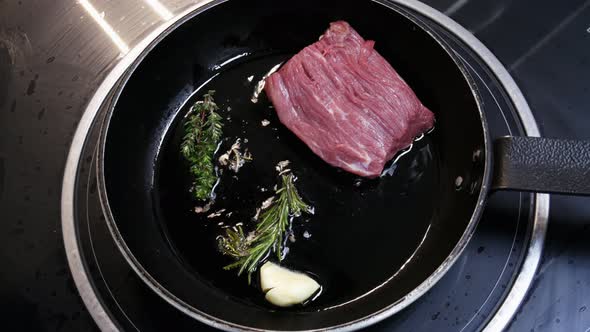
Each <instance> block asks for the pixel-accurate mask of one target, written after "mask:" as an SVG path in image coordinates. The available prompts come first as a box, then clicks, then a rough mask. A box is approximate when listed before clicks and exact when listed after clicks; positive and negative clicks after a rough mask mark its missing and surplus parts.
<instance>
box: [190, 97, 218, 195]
mask: <svg viewBox="0 0 590 332" xmlns="http://www.w3.org/2000/svg"><path fill="white" fill-rule="evenodd" d="M214 93H215V91H213V90H210V91H209V92H208V93H206V94H205V95H203V100H201V101H197V102H196V103H195V104H194V105H193V106H192V107H191V109H190V111H189V113H188V115H187V120H186V122H185V124H184V137H183V140H182V144H181V146H180V150H181V153H182V155H183V156H184V158H185V159H186V160H187V161H188V162H189V164H190V172H191V174H192V175H193V181H194V182H193V185H192V187H191V192H192V193H193V194H194V196H195V198H197V199H199V200H207V199H208V198H209V197H210V195H211V190H212V189H213V185H214V184H215V181H217V176H216V174H215V169H214V163H213V154H214V153H215V150H216V149H217V145H218V144H219V141H220V140H221V134H222V127H223V124H222V121H221V116H220V115H219V114H218V113H217V112H216V111H217V110H218V109H219V107H217V104H215V101H213V94H214Z"/></svg>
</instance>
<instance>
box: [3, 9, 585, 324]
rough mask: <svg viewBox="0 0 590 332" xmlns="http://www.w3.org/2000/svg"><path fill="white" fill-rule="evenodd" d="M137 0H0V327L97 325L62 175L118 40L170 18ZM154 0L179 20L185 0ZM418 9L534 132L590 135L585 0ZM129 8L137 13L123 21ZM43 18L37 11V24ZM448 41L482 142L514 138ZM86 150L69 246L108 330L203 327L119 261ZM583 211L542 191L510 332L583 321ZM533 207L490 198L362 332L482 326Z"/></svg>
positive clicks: (580, 204) (515, 128)
mask: <svg viewBox="0 0 590 332" xmlns="http://www.w3.org/2000/svg"><path fill="white" fill-rule="evenodd" d="M149 3H153V1H145V3H143V2H141V1H137V3H135V4H131V3H129V4H128V5H127V6H126V5H125V4H124V3H119V4H112V3H110V2H108V1H80V2H79V4H76V3H69V2H66V1H61V2H60V1H58V2H56V3H48V2H47V3H45V2H44V3H28V2H24V3H23V2H12V3H10V4H9V3H7V2H2V1H0V86H1V87H3V88H2V89H1V90H0V110H1V111H0V215H1V216H2V217H1V220H2V223H1V225H2V227H3V228H2V229H1V231H0V234H1V235H0V236H1V237H0V239H1V240H2V245H1V246H0V247H1V248H2V250H1V251H0V258H1V259H2V261H1V263H2V264H3V266H4V269H3V272H2V273H0V278H1V279H0V280H1V281H2V283H0V298H2V299H3V301H1V305H2V309H3V312H4V315H2V317H3V318H2V323H4V325H5V326H7V327H9V328H15V329H16V328H18V329H19V330H35V331H43V330H48V331H57V330H63V331H78V330H91V329H97V328H96V325H95V323H94V322H93V320H92V318H91V317H90V315H89V313H88V311H87V310H86V308H85V306H84V304H83V303H82V301H81V300H80V297H79V295H78V291H77V289H76V287H75V285H74V283H73V280H72V278H71V276H70V272H69V269H68V265H67V261H66V255H65V252H64V246H63V241H62V233H61V223H60V192H61V181H62V174H63V169H64V164H65V158H66V155H67V151H68V148H69V144H70V142H71V139H72V137H73V134H74V130H75V127H76V125H77V123H78V121H79V120H80V118H81V115H82V113H83V111H84V108H85V106H86V104H87V103H88V101H89V99H90V98H91V97H92V94H93V92H94V91H95V90H96V88H97V86H98V84H100V82H101V81H102V79H104V77H105V75H106V74H107V73H108V71H109V70H110V69H111V68H112V67H113V66H114V64H115V63H116V62H118V61H119V56H120V53H125V52H124V51H125V47H129V46H133V44H134V43H137V41H138V40H140V39H141V38H142V37H143V36H144V35H145V34H146V33H147V31H149V29H150V26H157V25H158V24H159V23H161V22H162V21H163V20H164V19H166V17H165V16H166V14H167V13H166V11H163V10H162V9H161V8H160V10H159V11H158V10H152V9H153V8H152V7H150V6H149ZM161 3H162V4H163V6H164V7H165V9H167V10H169V11H170V12H171V13H174V14H177V13H179V12H181V11H182V9H183V8H185V7H186V6H187V5H188V3H189V2H188V1H161ZM427 3H428V4H430V5H431V6H433V7H435V8H437V9H438V10H440V11H442V12H445V13H446V14H448V15H449V16H451V17H452V18H453V19H455V20H457V21H458V22H459V23H461V24H462V25H463V26H464V27H466V28H467V29H468V30H470V31H471V32H472V33H474V34H475V35H476V36H477V37H478V38H479V39H480V40H482V41H483V42H484V43H485V44H486V46H488V47H489V48H490V49H491V50H492V51H493V52H494V53H495V54H496V55H497V57H498V58H499V59H500V61H501V62H502V63H503V64H504V65H505V66H506V67H507V68H508V69H509V71H510V73H511V74H512V76H513V77H514V78H515V80H516V81H517V83H518V85H519V86H520V88H521V89H522V91H523V94H524V95H525V97H526V98H527V101H528V102H529V105H530V107H531V109H532V112H533V114H534V116H535V118H536V119H537V122H538V124H539V126H540V128H541V131H542V134H543V135H544V136H549V137H567V138H577V139H589V138H590V137H589V136H590V132H589V131H586V130H584V129H585V128H589V127H590V118H588V117H585V111H586V109H587V108H588V106H589V105H590V99H588V97H589V96H590V93H589V92H588V88H589V87H590V84H589V83H588V82H587V79H586V78H587V77H588V76H589V75H590V64H589V63H588V60H589V59H590V58H589V57H590V46H589V45H588V43H590V23H589V22H588V21H587V19H586V18H587V17H588V15H590V8H589V5H590V1H586V2H584V1H573V0H572V1H568V2H567V3H558V2H555V1H542V2H538V1H532V0H526V1H525V0H523V1H508V0H503V1H492V0H489V1H488V0H486V1H477V2H472V1H468V0H459V1H450V0H445V1H442V0H436V1H434V0H431V1H427ZM88 6H90V7H88ZM142 6H143V7H144V8H141V7H142ZM89 8H90V9H89ZM531 8H534V11H531ZM134 9H135V10H136V11H138V12H140V13H141V11H142V10H143V11H145V12H146V13H144V15H143V16H141V15H140V14H137V13H135V14H133V13H134V11H133V10H134ZM93 10H95V11H94V12H93ZM39 12H43V13H44V15H43V17H38V16H37V15H36V14H37V13H39ZM92 13H94V14H95V16H96V15H98V16H97V17H98V18H103V19H105V18H106V20H107V21H108V22H110V24H111V25H112V26H113V31H114V32H115V34H117V33H118V34H119V35H120V36H122V37H124V38H122V39H121V40H116V38H115V40H113V36H112V34H108V33H105V32H104V31H102V30H97V25H96V22H95V21H96V20H99V21H100V19H97V18H96V17H94V18H93V15H92ZM125 13H128V14H125ZM533 13H534V14H533ZM140 16H141V17H140ZM439 33H440V34H441V35H445V32H444V31H443V30H441V31H440V32H439ZM445 38H446V39H447V40H448V42H449V43H450V44H452V46H453V48H454V49H455V50H456V51H457V52H458V53H459V55H461V57H463V59H464V61H465V62H466V63H468V64H469V65H471V66H472V74H473V76H474V77H475V78H476V81H478V84H479V85H480V91H482V92H483V93H482V94H483V95H484V101H485V100H487V102H486V105H487V106H486V107H490V108H493V109H497V110H499V111H496V112H488V114H491V116H490V119H489V120H490V123H491V127H492V132H493V135H494V136H499V135H503V134H508V133H510V132H512V133H513V134H522V128H521V126H520V124H519V118H518V116H517V115H516V113H515V112H514V110H513V109H512V105H511V104H510V102H509V101H507V95H506V92H503V91H502V90H501V89H500V88H498V87H497V82H496V81H495V78H494V77H493V75H492V74H490V72H489V71H488V70H487V69H486V66H485V65H484V64H483V63H482V62H481V61H479V60H478V59H477V56H476V55H474V54H472V53H470V52H469V51H466V50H465V49H464V48H463V47H462V46H461V45H460V42H459V41H457V40H454V39H453V38H452V36H450V35H449V36H446V37H445ZM126 43H129V44H126ZM92 156H93V149H92V144H88V145H87V146H86V148H85V150H84V160H85V161H86V163H84V164H83V165H82V166H81V168H80V169H79V172H80V174H85V175H86V176H85V177H84V178H85V179H89V182H86V183H84V181H81V182H80V183H78V187H77V188H78V189H79V191H78V195H79V196H77V198H78V201H77V203H78V204H80V206H81V207H82V208H80V209H79V210H78V211H79V213H80V214H81V216H80V218H78V220H79V221H80V223H79V226H78V232H79V244H80V248H81V256H82V257H83V258H84V261H85V262H86V264H87V268H88V270H89V271H90V272H91V273H90V275H91V277H92V279H93V282H94V284H95V285H96V288H97V293H98V294H99V297H100V298H101V299H102V300H103V301H104V302H105V304H106V307H107V308H108V309H107V311H108V313H109V314H110V315H111V316H112V318H113V321H115V322H116V324H117V325H118V326H120V327H123V328H124V329H125V330H134V329H137V330H148V331H149V330H162V329H165V328H167V327H169V326H170V324H171V322H173V324H175V325H174V327H175V330H188V329H197V330H203V329H204V328H205V327H204V326H203V325H195V323H194V322H193V321H191V320H189V319H188V318H187V317H185V316H184V315H183V314H181V313H180V312H177V311H176V309H173V308H170V307H169V306H167V305H166V304H165V303H163V302H162V301H161V300H160V299H159V298H156V296H155V295H153V294H152V292H151V291H150V290H149V289H147V288H146V287H145V286H144V285H143V284H142V283H141V282H140V281H139V280H138V278H137V277H136V276H135V274H134V273H133V272H132V271H130V270H129V268H127V267H126V265H125V264H124V261H123V259H122V257H120V256H119V253H118V251H117V250H116V249H115V248H114V246H113V245H112V242H110V241H111V238H110V235H109V233H108V231H107V230H106V228H105V225H104V223H102V222H101V220H100V209H99V207H98V206H97V204H96V200H95V199H93V195H94V194H95V191H94V190H95V188H94V186H93V184H92V173H91V172H92V169H93V167H92V163H93V159H92ZM86 197H88V200H86ZM589 202H590V201H589V200H588V198H574V197H565V196H561V197H560V196H552V197H551V214H550V224H549V228H548V232H547V240H546V246H545V251H544V255H543V259H542V263H541V265H540V267H539V269H538V271H537V274H536V276H535V278H534V282H533V284H532V287H531V289H530V291H529V293H528V295H527V297H526V299H525V301H524V302H523V303H522V305H521V306H520V309H519V311H518V312H517V314H516V316H515V318H514V319H513V320H512V321H511V323H510V324H509V327H508V329H509V330H511V331H531V330H534V331H554V330H566V331H587V330H588V329H589V328H590V314H589V312H590V311H589V310H587V306H590V303H589V302H588V300H587V299H590V296H589V295H590V294H589V293H590V255H589V251H588V248H589V247H588V245H587V243H588V242H587V241H585V239H587V238H588V236H589V235H590V229H589V227H588V226H587V224H588V221H589V220H590V218H589V217H590V207H589V206H590V205H589V204H588V203H589ZM531 204H534V200H531V197H530V195H524V194H523V195H521V194H515V193H502V194H498V195H496V196H494V197H492V200H491V202H490V204H489V206H488V208H487V210H486V215H485V217H484V219H483V220H482V222H481V224H480V226H479V228H478V231H477V233H476V235H475V238H474V240H473V241H472V243H471V245H470V247H469V248H468V250H467V252H466V253H465V254H464V255H463V256H462V257H461V258H460V260H459V261H458V262H457V264H455V266H454V267H453V270H452V271H451V272H450V273H449V274H448V275H446V276H445V278H444V279H443V280H441V282H439V284H437V286H436V287H435V288H434V289H433V290H432V291H431V292H429V294H427V295H426V296H425V297H424V298H422V299H421V300H419V302H417V303H415V304H414V305H412V306H411V307H409V308H408V309H407V310H405V311H403V312H402V313H401V314H400V315H396V316H395V317H393V318H391V319H388V320H386V321H384V322H382V323H380V324H378V325H376V326H375V327H372V328H371V329H370V330H372V331H393V330H403V331H406V330H416V331H421V330H437V331H441V330H448V331H460V330H465V331H470V330H478V329H480V328H481V327H482V326H484V325H485V324H486V323H487V322H488V320H489V319H491V317H492V316H494V314H495V312H496V310H497V307H496V306H497V305H498V303H501V302H502V301H504V300H505V297H506V296H507V294H508V290H509V289H510V288H511V287H512V285H513V282H514V276H515V273H517V270H518V269H519V268H520V267H521V263H522V260H523V259H524V258H523V257H524V256H525V254H526V252H525V251H526V246H527V243H528V241H529V235H530V231H531V216H530V215H529V214H530V211H531ZM86 212H88V214H86ZM138 299H141V300H140V301H138Z"/></svg>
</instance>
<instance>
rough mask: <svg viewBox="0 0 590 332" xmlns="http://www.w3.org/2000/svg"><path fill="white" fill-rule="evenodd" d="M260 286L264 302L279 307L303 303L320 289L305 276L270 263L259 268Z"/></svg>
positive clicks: (313, 281) (312, 280)
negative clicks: (263, 293)
mask: <svg viewBox="0 0 590 332" xmlns="http://www.w3.org/2000/svg"><path fill="white" fill-rule="evenodd" d="M260 286H261V287H262V291H263V292H265V293H266V296H265V298H266V300H267V301H269V302H270V303H272V304H274V305H276V306H279V307H289V306H292V305H294V304H298V303H303V302H305V301H306V300H307V299H309V298H310V297H311V296H312V295H314V294H315V293H316V292H317V291H318V290H319V289H320V285H319V284H318V283H317V282H316V281H315V280H314V279H312V278H310V277H309V276H307V275H306V274H304V273H301V272H296V271H291V270H289V269H287V268H284V267H281V266H279V265H277V264H274V263H271V262H266V263H264V265H262V267H261V268H260Z"/></svg>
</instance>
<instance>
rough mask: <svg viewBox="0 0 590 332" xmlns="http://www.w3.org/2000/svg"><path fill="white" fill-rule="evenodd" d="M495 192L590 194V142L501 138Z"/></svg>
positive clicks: (497, 145) (496, 147)
mask: <svg viewBox="0 0 590 332" xmlns="http://www.w3.org/2000/svg"><path fill="white" fill-rule="evenodd" d="M492 189H504V190H519V191H534V192H545V193H559V194H569V195H590V141H574V140H564V139H549V138H541V137H514V136H507V137H500V138H498V139H496V140H495V142H494V177H493V181H492Z"/></svg>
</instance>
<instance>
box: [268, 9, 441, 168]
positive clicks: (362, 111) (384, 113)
mask: <svg viewBox="0 0 590 332" xmlns="http://www.w3.org/2000/svg"><path fill="white" fill-rule="evenodd" d="M374 44H375V42H374V41H372V40H364V39H363V38H362V37H361V36H360V35H359V34H358V33H357V32H356V31H355V30H354V29H352V27H350V25H349V24H348V23H346V22H343V21H338V22H334V23H331V24H330V28H329V29H328V30H327V31H326V32H325V33H324V34H323V35H322V36H321V37H320V40H319V41H318V42H316V43H314V44H311V45H309V46H307V47H306V48H304V49H303V50H301V52H299V53H298V54H296V55H295V56H293V57H292V58H291V59H290V60H289V61H288V62H287V63H285V64H284V65H283V66H282V67H281V69H280V70H279V71H277V72H275V73H274V74H272V75H271V76H269V77H268V78H267V80H266V85H265V91H266V94H267V95H268V97H269V98H270V100H271V102H272V103H273V105H274V106H275V109H276V111H277V114H278V116H279V119H280V120H281V122H282V123H283V124H284V125H285V126H287V128H289V129H290V130H291V131H292V132H293V133H295V135H297V136H298V137H299V138H300V139H301V140H302V141H303V142H305V144H307V145H308V146H309V147H310V148H311V150H313V152H315V153H316V154H317V155H318V156H320V157H321V158H322V159H323V160H324V161H326V162H327V163H329V164H331V165H333V166H336V167H340V168H342V169H344V170H346V171H349V172H351V173H354V174H358V175H361V176H365V177H370V178H372V177H377V176H379V175H380V174H381V171H382V170H383V167H384V165H385V163H386V162H387V161H388V160H390V159H391V158H392V157H393V156H394V155H395V154H396V153H397V152H398V151H399V150H401V149H404V148H406V147H408V146H409V145H410V144H411V143H412V141H413V139H414V138H415V137H416V136H419V135H420V134H421V133H423V132H425V131H427V130H428V129H430V128H432V126H433V122H434V115H433V114H432V113H431V112H430V111H429V110H428V109H427V108H426V107H425V106H423V105H422V103H421V102H420V101H419V100H418V98H417V97H416V95H415V94H414V92H413V91H412V89H411V88H410V87H409V86H408V85H407V84H406V82H404V80H403V79H402V78H401V77H400V76H399V75H398V74H397V72H396V71H395V70H394V69H393V68H392V67H391V65H390V64H389V63H387V61H386V60H385V59H384V58H383V57H382V56H381V55H379V53H377V51H375V50H374V49H373V46H374Z"/></svg>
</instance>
